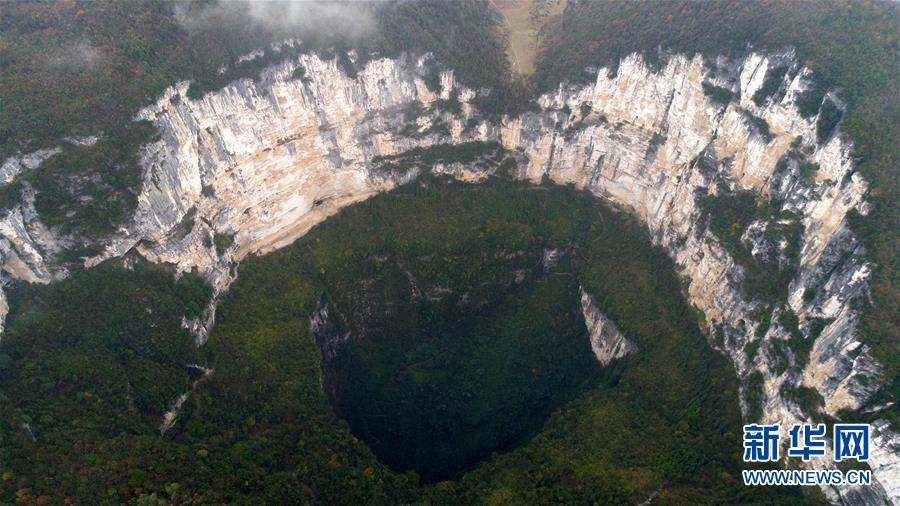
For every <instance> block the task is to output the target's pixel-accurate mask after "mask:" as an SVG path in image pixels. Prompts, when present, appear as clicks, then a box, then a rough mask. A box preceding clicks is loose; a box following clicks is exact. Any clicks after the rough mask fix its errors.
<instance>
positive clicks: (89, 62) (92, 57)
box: [50, 40, 104, 69]
mask: <svg viewBox="0 0 900 506" xmlns="http://www.w3.org/2000/svg"><path fill="white" fill-rule="evenodd" d="M103 60H104V55H103V51H101V50H100V49H98V48H96V47H94V46H92V45H91V43H90V42H87V41H84V40H79V41H75V42H72V43H70V44H66V45H63V46H62V47H60V48H59V49H57V50H56V51H54V52H53V53H52V54H51V55H50V65H52V66H54V67H66V68H75V69H93V68H95V67H96V66H97V65H99V64H100V63H102V62H103Z"/></svg>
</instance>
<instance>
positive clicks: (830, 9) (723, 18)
mask: <svg viewBox="0 0 900 506" xmlns="http://www.w3.org/2000/svg"><path fill="white" fill-rule="evenodd" d="M898 17H900V6H898V5H897V4H896V3H893V2H879V1H875V0H860V1H854V2H843V1H840V0H827V1H818V0H799V1H792V2H785V1H781V0H765V1H757V2H752V3H750V2H743V1H740V0H727V1H719V2H704V1H699V0H676V1H667V2H658V1H653V0H639V1H633V0H610V1H603V2H577V3H575V2H573V3H571V4H570V5H569V6H568V7H567V8H566V11H565V12H564V14H563V15H562V16H561V17H559V18H557V19H556V20H554V21H552V22H551V23H549V24H548V25H546V26H545V29H544V32H545V33H544V34H543V37H542V40H543V41H544V46H543V49H542V54H541V56H540V58H539V60H538V65H537V71H536V73H535V85H536V87H537V88H538V89H539V90H549V89H553V88H555V86H556V85H557V83H559V82H560V81H562V80H567V81H571V82H586V81H589V80H591V79H593V74H592V73H590V72H587V71H586V70H585V69H586V68H589V67H593V68H596V67H599V66H607V65H609V66H612V67H613V68H614V67H615V65H616V63H617V62H618V60H619V59H621V58H623V57H624V56H626V55H628V54H630V53H632V52H635V51H637V52H640V53H643V54H644V56H645V58H647V59H648V61H650V62H651V64H659V63H660V62H661V61H662V58H664V57H665V52H667V51H671V52H682V53H687V54H694V53H701V54H703V55H705V56H709V57H715V56H719V55H723V54H724V55H734V56H739V55H741V54H745V53H746V52H747V50H748V44H750V45H752V47H753V48H754V49H757V50H766V51H779V50H782V49H784V48H786V47H794V48H796V51H797V56H798V58H799V60H800V63H801V64H802V65H805V66H808V67H809V68H811V69H812V70H813V71H814V76H813V81H814V83H813V87H812V88H811V89H809V90H808V91H807V92H806V93H804V94H802V96H801V97H800V99H799V100H798V106H799V107H800V109H801V111H802V112H803V113H804V114H805V115H806V116H807V117H812V116H815V115H816V114H820V113H821V114H820V117H819V118H818V125H817V126H818V131H819V132H818V137H819V139H821V140H826V139H827V137H828V136H829V135H830V134H831V132H832V130H833V126H834V125H835V124H836V123H837V122H838V121H840V120H841V119H842V118H843V119H842V122H841V129H842V131H843V132H844V133H845V134H847V135H849V136H850V138H851V139H852V140H853V143H854V151H855V152H854V156H855V157H856V160H857V167H858V169H859V171H860V172H861V173H862V174H863V176H865V178H866V180H867V181H869V182H870V183H871V185H872V191H871V194H870V200H871V201H872V202H873V203H874V209H873V211H872V212H871V213H870V214H869V215H868V216H867V217H866V219H865V221H866V222H867V223H866V224H865V225H862V224H860V226H859V228H860V230H861V231H863V233H862V234H861V236H862V238H863V239H864V241H865V243H866V246H867V258H868V259H869V260H870V261H872V262H873V263H874V265H875V270H874V273H873V276H872V282H871V283H872V284H871V286H872V295H873V302H874V303H873V304H866V305H865V309H864V318H863V322H862V325H861V337H862V339H863V340H864V341H865V342H867V343H869V344H870V345H872V346H873V352H874V354H875V356H876V357H877V358H878V360H879V361H881V362H882V363H883V364H884V365H885V366H886V369H885V373H886V379H887V381H888V382H889V384H890V385H889V386H888V390H889V391H892V392H893V395H895V396H898V398H900V322H898V320H897V318H896V317H895V315H897V314H898V313H900V284H898V283H897V281H896V280H897V275H896V268H897V267H896V266H897V251H898V249H900V248H898V235H897V228H896V221H897V216H898V215H900V207H898V204H900V193H898V192H900V186H898V185H897V175H896V172H897V169H896V168H897V164H898V160H900V142H898V139H900V101H898V100H897V96H900V81H898V80H897V78H896V76H897V75H900V58H898V57H897V54H898V47H900V32H898V31H897V29H896V20H897V19H898ZM659 49H662V51H663V53H664V54H662V55H661V54H660V53H659V52H658V50H659ZM773 85H774V81H773ZM831 88H837V89H838V90H839V91H838V93H839V96H840V97H841V99H842V100H844V101H846V103H847V104H848V106H847V110H846V112H845V113H844V114H843V117H842V116H841V115H840V111H838V110H837V109H836V107H835V105H834V104H833V103H832V102H831V100H824V97H825V94H826V92H827V91H828V90H829V89H831ZM860 221H862V220H860ZM895 406H900V403H897V404H895ZM892 409H894V412H895V413H894V415H893V416H895V417H896V416H900V409H898V408H892Z"/></svg>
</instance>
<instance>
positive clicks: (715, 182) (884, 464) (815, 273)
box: [0, 53, 900, 503]
mask: <svg viewBox="0 0 900 506" xmlns="http://www.w3.org/2000/svg"><path fill="white" fill-rule="evenodd" d="M425 63H426V62H425V59H412V58H401V59H396V60H392V59H378V60H373V61H370V62H368V63H367V64H365V66H363V67H361V68H360V69H359V72H358V75H357V76H356V77H355V78H350V77H348V76H347V75H346V74H345V73H344V72H343V71H342V70H341V69H340V68H339V66H338V64H337V61H336V60H323V59H321V58H319V57H317V56H315V55H304V56H301V57H299V58H297V59H292V60H288V61H285V62H283V63H281V64H279V65H275V66H273V67H270V68H268V69H266V70H265V71H264V72H262V74H261V75H260V78H259V79H257V80H256V81H253V80H241V81H237V82H234V83H232V84H230V85H229V86H227V87H226V88H224V89H222V90H220V91H217V92H213V93H208V94H206V95H205V96H204V97H203V98H201V99H199V100H192V99H189V98H188V97H187V95H186V90H187V86H188V85H187V83H180V84H178V85H176V86H174V87H172V88H170V89H169V90H167V92H166V93H165V94H164V95H163V96H162V97H160V99H159V100H158V101H157V102H156V103H155V104H154V105H152V106H150V107H147V108H146V109H144V110H142V111H141V112H140V113H139V114H138V118H139V119H147V120H150V121H151V122H153V123H154V124H155V125H156V127H157V128H158V130H159V132H160V134H161V138H160V140H159V141H157V142H155V143H152V144H150V145H148V146H146V147H145V148H144V151H143V154H142V160H143V165H144V167H145V169H146V170H145V176H144V183H143V189H142V192H141V194H140V197H139V204H138V209H137V211H136V213H135V216H134V218H133V221H132V222H131V223H128V224H126V225H125V226H124V227H123V228H122V230H121V231H120V232H119V233H118V234H117V235H116V236H115V237H113V238H110V239H109V241H108V243H107V246H106V249H105V251H104V252H103V253H102V254H101V255H99V256H97V257H94V258H91V259H88V260H87V262H86V264H87V265H88V266H91V265H94V264H96V263H98V262H99V261H102V260H103V259H106V258H110V257H115V256H120V255H123V254H124V253H126V252H127V251H129V250H131V249H136V250H137V251H139V252H140V253H141V254H143V255H144V256H146V257H147V258H149V259H151V260H154V261H159V262H170V263H173V264H175V265H176V266H177V267H178V269H180V270H188V269H191V268H194V267H196V268H198V269H199V270H200V271H201V272H203V273H204V274H205V275H206V276H207V277H208V278H209V279H210V280H211V282H212V283H213V285H214V286H215V287H216V290H217V292H221V291H222V290H225V289H226V288H227V286H228V285H229V283H230V282H231V281H232V280H233V278H234V275H235V270H234V265H235V263H236V262H238V261H240V259H242V258H243V257H245V256H246V255H248V254H251V253H257V252H260V253H262V252H266V251H269V250H272V249H275V248H278V247H281V246H284V245H287V244H289V243H290V242H292V241H293V240H295V239H296V238H298V237H300V236H301V235H303V234H304V233H306V232H307V231H308V230H309V229H310V228H311V227H313V226H314V225H315V224H317V223H319V222H321V221H322V220H324V219H326V218H327V217H328V216H330V215H332V214H333V213H335V212H336V211H337V210H339V209H340V208H342V207H344V206H347V205H349V204H352V203H354V202H358V201H360V200H363V199H366V198H368V197H369V196H371V195H373V194H375V193H378V192H381V191H387V190H390V189H391V188H394V187H396V186H397V185H399V184H404V183H406V182H409V181H411V180H413V179H415V177H416V176H417V175H418V173H419V169H417V168H412V169H409V170H406V171H405V172H401V173H397V172H384V171H381V170H378V163H375V162H373V158H374V157H376V156H385V155H391V154H396V153H400V152H403V151H407V150H409V149H411V148H413V147H416V146H426V145H432V144H438V143H450V144H458V143H462V142H467V141H473V140H482V141H498V142H500V143H501V144H502V145H503V146H504V147H505V148H507V149H509V150H510V151H512V152H513V153H514V155H515V156H516V158H517V160H518V162H519V165H518V173H517V174H515V176H516V177H518V178H520V179H526V180H530V181H534V182H538V181H541V180H542V179H544V178H549V179H550V180H552V181H555V182H557V183H560V184H568V183H572V184H574V185H575V186H577V187H579V188H583V189H585V190H586V191H589V192H591V193H592V194H594V195H596V196H597V197H599V198H602V199H604V200H606V201H608V202H610V203H611V204H613V205H616V206H620V207H623V208H627V209H629V210H631V211H632V212H634V213H635V214H636V215H637V216H638V217H639V218H640V219H641V220H642V221H643V222H644V223H645V224H646V225H647V229H648V231H649V233H650V235H651V237H652V239H653V241H654V242H655V243H656V244H658V245H660V246H661V247H663V248H665V249H666V251H668V253H669V254H670V255H671V257H672V258H673V259H674V260H675V262H676V264H677V267H678V269H679V271H680V273H681V275H682V276H683V277H684V279H685V281H686V287H687V288H686V290H687V294H688V297H689V300H690V302H691V303H692V304H694V305H695V306H696V307H697V308H698V309H699V310H700V311H701V312H702V313H703V315H704V316H705V319H706V322H705V325H706V327H707V329H708V330H710V334H711V335H719V336H721V338H720V339H718V340H714V339H711V344H712V345H713V346H716V347H717V348H719V349H721V350H722V351H723V352H724V353H726V354H727V355H728V356H729V357H730V358H731V360H732V362H733V363H734V366H735V369H736V371H737V373H738V375H739V376H740V378H741V379H742V381H743V383H744V385H745V390H746V384H747V381H748V378H749V377H750V376H751V375H753V374H755V373H757V372H758V373H759V374H760V375H761V378H762V399H763V415H762V420H761V421H765V422H770V423H774V422H780V423H782V424H783V425H789V424H791V423H793V422H796V421H803V420H805V419H806V418H807V415H808V414H807V413H804V412H803V409H802V408H801V407H800V406H799V405H797V403H796V402H794V401H792V400H790V399H789V398H788V397H787V396H786V395H785V392H786V391H788V390H790V389H792V388H793V387H796V386H805V387H808V388H812V389H815V390H816V391H817V392H818V393H819V394H821V395H822V397H823V398H824V401H825V404H824V407H823V411H824V412H826V413H828V414H830V415H834V414H835V413H836V412H837V411H839V410H841V409H851V410H854V409H859V408H860V407H861V406H862V405H863V404H864V403H865V402H866V400H867V399H868V398H869V397H870V396H871V394H872V392H873V391H874V390H875V389H877V387H878V386H879V384H880V380H881V378H880V366H879V364H878V363H877V362H876V361H875V360H873V359H872V358H871V355H870V353H869V349H868V347H867V346H866V345H864V344H862V343H860V342H859V341H858V339H857V337H856V336H857V325H858V319H859V313H858V311H857V310H854V308H853V307H854V306H853V304H852V301H853V299H854V298H856V297H858V296H860V295H861V294H862V293H863V292H864V290H865V288H866V284H867V280H868V277H869V274H870V272H871V267H870V266H869V265H868V264H866V262H865V260H864V259H863V256H862V255H863V251H862V248H861V246H860V244H859V242H858V241H857V239H856V238H855V237H854V235H853V234H852V232H851V231H850V230H849V229H848V228H847V227H846V219H845V218H846V215H847V213H848V211H850V210H853V209H855V210H856V211H858V212H859V213H861V214H863V215H865V214H866V213H867V212H868V206H867V204H866V202H865V194H866V191H867V186H866V183H865V181H864V180H863V179H862V177H861V176H860V174H858V173H855V172H854V168H853V162H852V158H851V148H852V146H851V145H850V143H849V142H848V141H847V140H846V139H845V138H844V137H842V136H841V135H840V134H839V133H837V134H835V135H829V136H828V137H827V138H824V139H818V138H817V134H816V118H810V119H807V118H804V117H803V116H802V115H801V114H800V113H799V112H798V108H797V105H796V103H797V100H798V96H799V94H800V93H802V91H803V90H804V89H806V88H807V87H808V86H809V82H808V79H809V71H807V70H806V69H804V68H800V67H799V66H798V65H797V63H796V62H795V60H794V58H793V55H792V54H791V53H784V54H777V55H760V54H751V55H749V56H748V57H747V58H745V59H743V60H726V59H724V58H719V59H718V60H716V61H710V60H706V61H705V60H704V59H703V58H701V57H699V56H698V57H694V58H688V57H684V56H673V57H671V58H670V59H669V60H668V62H667V63H666V64H665V65H664V66H663V67H661V68H658V69H654V68H652V67H651V66H649V65H647V64H645V63H644V62H643V60H642V59H641V58H640V57H638V56H631V57H628V58H626V59H624V60H623V61H621V62H620V63H619V65H618V66H617V69H616V71H615V72H614V73H613V72H611V71H609V70H608V69H601V70H600V71H599V72H598V74H597V78H596V80H595V81H594V82H593V83H592V84H589V85H586V86H568V85H562V86H560V87H559V88H558V89H557V90H556V91H555V92H553V93H549V94H546V95H544V96H542V97H540V99H539V101H538V102H539V104H540V106H541V110H540V111H539V112H532V113H525V114H523V115H521V116H519V117H513V118H510V117H504V118H503V119H502V120H500V121H498V122H493V123H492V122H490V121H488V120H486V119H484V118H483V117H482V116H481V115H480V114H479V112H478V111H477V110H476V108H475V107H474V106H473V105H472V104H471V101H472V99H473V98H474V97H475V96H476V92H474V91H472V90H469V89H466V88H464V87H462V86H460V85H459V84H458V83H457V82H456V81H455V79H454V77H453V73H452V72H450V71H448V72H444V73H443V74H442V75H441V79H440V83H441V85H440V89H439V90H438V89H429V88H428V86H427V85H426V77H427V73H428V70H427V68H428V66H427V65H425ZM784 67H787V68H788V71H787V72H786V73H785V74H784V77H783V78H782V82H781V83H780V84H781V86H780V87H779V90H780V91H778V92H776V93H774V94H773V95H772V96H770V97H768V98H764V99H763V100H759V101H758V102H759V103H757V101H754V100H753V97H754V95H755V94H756V93H757V91H758V90H760V89H761V88H763V87H764V86H765V83H766V79H767V77H768V78H771V76H773V75H781V74H780V73H778V72H776V71H775V70H774V69H776V68H784ZM298 68H303V69H304V71H303V72H295V71H296V70H297V69H298ZM301 74H303V77H295V76H299V75H301ZM704 83H708V84H712V85H715V86H718V87H721V88H726V89H728V90H730V91H731V92H733V93H734V94H735V95H736V96H737V97H738V98H737V99H736V100H733V101H731V102H729V103H727V105H726V104H721V103H718V102H715V101H714V100H712V99H711V97H710V96H708V95H707V93H705V92H704V86H703V84H704ZM479 93H484V91H481V92H479ZM453 97H458V100H459V101H460V102H461V104H460V107H459V110H458V112H451V110H452V108H447V109H446V110H445V109H442V106H441V104H442V100H447V99H452V98H453ZM760 119H762V120H764V121H765V124H766V126H767V128H765V129H768V133H767V132H765V131H764V130H765V129H764V128H763V127H761V126H760V122H759V120H760ZM791 153H802V156H803V158H804V159H805V160H806V161H808V162H809V163H815V164H818V170H816V171H814V172H813V173H811V174H809V173H807V174H804V171H803V170H801V167H800V166H799V164H798V163H797V162H796V160H793V159H792V158H791V156H786V155H790V154H791ZM780 162H781V163H780ZM4 167H7V166H6V165H5V164H4ZM4 170H5V169H4ZM9 170H13V168H12V166H10V169H9ZM38 170H39V169H38ZM433 170H434V171H435V172H438V173H442V174H448V175H451V176H453V177H457V178H459V179H463V180H467V181H479V180H482V179H483V178H484V177H485V175H486V172H485V171H484V170H476V169H473V168H471V167H463V166H461V165H458V164H450V165H447V166H438V167H435V168H434V169H433ZM742 189H743V190H751V191H753V192H756V194H758V195H759V196H760V197H761V198H763V199H768V200H769V201H771V202H773V203H774V205H775V206H776V207H777V210H778V211H789V212H790V213H792V215H793V216H796V217H797V218H796V220H797V221H798V222H799V223H800V224H801V225H802V235H801V239H800V244H799V248H800V249H799V265H798V268H797V272H796V275H795V276H794V277H793V278H792V279H791V281H790V284H789V286H788V289H787V293H784V294H783V297H782V298H783V299H784V300H785V301H786V306H787V307H788V308H790V310H791V311H793V312H794V313H795V314H796V315H797V317H798V320H799V327H798V328H799V331H800V332H801V333H802V334H803V338H804V339H811V338H812V337H813V334H814V332H813V329H812V327H813V326H814V324H815V323H816V322H819V323H820V324H821V322H822V321H824V322H825V323H826V324H825V325H824V327H823V328H821V329H820V330H819V331H817V332H815V333H818V336H817V337H815V339H814V343H813V344H812V346H811V352H810V356H809V360H808V361H806V362H805V364H803V362H801V361H798V358H797V357H794V356H793V354H792V353H791V351H790V350H788V351H787V352H786V353H787V355H786V356H782V357H780V358H779V357H778V353H777V350H778V349H783V347H781V346H779V345H781V344H784V342H785V341H787V340H788V339H789V337H790V333H789V332H788V329H784V328H782V326H781V325H779V324H778V321H779V316H780V314H781V311H782V308H781V307H780V305H779V304H764V303H762V302H760V301H755V300H753V299H752V298H751V297H749V296H748V295H746V290H745V289H744V281H745V278H746V272H745V269H744V268H743V267H742V266H741V265H740V264H738V263H736V262H735V260H734V259H733V258H732V257H731V256H730V255H729V253H728V252H727V251H726V249H725V248H724V247H723V246H722V244H721V243H720V241H719V239H717V238H716V237H715V236H714V235H713V234H712V233H711V232H710V231H709V229H708V226H707V224H706V223H707V222H706V221H705V220H704V219H703V212H702V209H701V206H700V204H699V197H698V195H702V194H716V193H720V192H722V191H735V190H742ZM29 209H30V210H31V211H30V212H29V211H28V210H29ZM17 213H18V214H17ZM191 223H192V225H191V226H190V227H186V226H185V224H191ZM765 227H766V224H765V223H756V224H754V225H752V226H751V229H753V230H748V231H747V232H746V234H745V237H746V238H747V239H748V241H750V242H751V243H753V251H754V255H756V254H759V255H770V256H771V255H774V256H775V257H778V256H779V255H780V254H782V253H783V251H784V249H785V245H784V244H780V243H778V242H777V241H776V242H774V243H772V242H770V243H766V241H765V240H764V239H761V237H763V236H764V233H763V231H764V230H765ZM186 228H187V230H185V229H186ZM232 235H233V244H231V245H229V246H227V247H221V246H220V247H219V248H218V251H217V247H216V243H217V242H220V244H221V245H227V241H217V238H222V237H226V236H232ZM0 236H2V237H0V255H2V258H3V276H5V277H7V278H16V279H26V280H32V279H34V280H41V281H49V280H51V279H53V277H54V276H59V275H64V274H65V273H64V272H58V271H57V270H55V268H54V266H53V262H52V261H51V260H50V259H51V258H52V256H53V255H52V252H53V251H57V250H59V248H61V247H64V246H65V244H64V242H62V243H61V242H60V241H59V240H58V239H56V238H55V237H54V235H53V234H52V233H51V232H50V231H47V230H45V228H42V226H41V225H40V223H39V221H38V220H36V219H35V217H34V213H33V206H31V205H30V204H29V203H28V201H27V200H26V203H25V204H24V205H23V206H19V207H17V208H16V209H14V210H13V211H11V212H10V213H8V214H7V215H6V217H5V218H3V220H2V222H0ZM23 264H24V267H23ZM763 302H766V301H763ZM768 302H771V301H768ZM3 306H5V304H0V309H3ZM213 317H214V311H213V310H212V309H211V310H210V311H208V312H207V314H206V315H205V316H204V317H203V318H202V319H201V320H198V321H186V322H185V325H186V326H188V327H190V328H191V329H192V330H194V332H195V333H196V335H197V336H198V339H200V340H201V341H202V339H204V336H205V332H206V331H207V330H208V328H209V327H210V325H211V324H212V322H213ZM764 319H771V321H772V325H771V326H770V327H769V328H768V330H767V331H766V332H764V333H762V335H760V336H757V335H756V332H755V330H756V329H757V328H758V326H759V324H760V322H761V321H762V320H764ZM756 341H758V342H759V343H760V344H759V346H758V350H759V351H758V352H757V353H756V354H755V356H754V357H748V356H747V353H746V352H745V350H746V349H747V343H750V342H756ZM801 365H802V366H801ZM744 393H745V394H746V391H745V392H744ZM743 408H744V412H745V414H748V413H749V407H748V406H747V405H746V403H744V404H743ZM876 427H877V428H878V431H877V432H878V434H877V436H876V437H875V438H874V440H873V442H874V444H875V448H874V449H873V452H872V453H873V457H872V460H871V466H872V468H873V471H874V474H875V478H876V479H877V480H878V482H879V483H880V484H881V485H879V486H875V487H868V488H860V489H850V488H847V487H844V488H842V489H841V490H840V492H839V491H837V490H827V491H826V492H827V493H828V494H829V498H831V499H832V500H834V501H849V502H854V503H864V502H867V501H870V500H871V501H875V500H878V497H877V496H878V495H880V496H881V497H890V499H891V500H893V501H895V502H896V501H900V490H898V489H897V487H896V485H894V484H896V483H900V464H898V455H900V450H898V447H900V438H898V436H897V435H896V434H895V433H893V432H891V431H890V430H889V429H888V428H887V426H886V425H885V424H877V425H876ZM813 465H814V466H816V467H828V466H831V465H833V464H831V463H830V462H826V461H818V462H814V463H813ZM872 494H875V495H872Z"/></svg>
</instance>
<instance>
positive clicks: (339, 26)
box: [175, 0, 377, 38]
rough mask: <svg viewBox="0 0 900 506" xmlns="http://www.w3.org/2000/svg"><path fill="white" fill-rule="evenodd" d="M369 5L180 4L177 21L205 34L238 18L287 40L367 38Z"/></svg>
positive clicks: (371, 26) (371, 20)
mask: <svg viewBox="0 0 900 506" xmlns="http://www.w3.org/2000/svg"><path fill="white" fill-rule="evenodd" d="M376 6H377V4H375V3H366V2H317V1H302V0H300V1H271V2H267V1H249V2H232V1H222V2H219V3H216V4H212V5H206V6H202V7H197V6H196V5H192V4H190V3H186V4H178V6H177V7H176V11H175V14H176V18H177V19H178V21H179V22H180V23H181V25H182V27H184V28H185V29H187V30H202V29H205V28H207V27H210V26H211V25H213V24H215V23H219V22H221V21H222V20H225V19H229V18H232V17H233V16H237V17H238V19H243V20H246V22H247V23H248V24H250V25H255V26H256V27H261V28H265V29H266V30H268V31H270V32H272V33H274V34H279V35H284V36H286V37H304V36H306V37H310V36H345V37H355V38H359V37H366V36H368V35H371V34H373V33H374V31H375V26H376V23H375V19H374V16H373V15H372V10H373V8H375V7H376Z"/></svg>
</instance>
